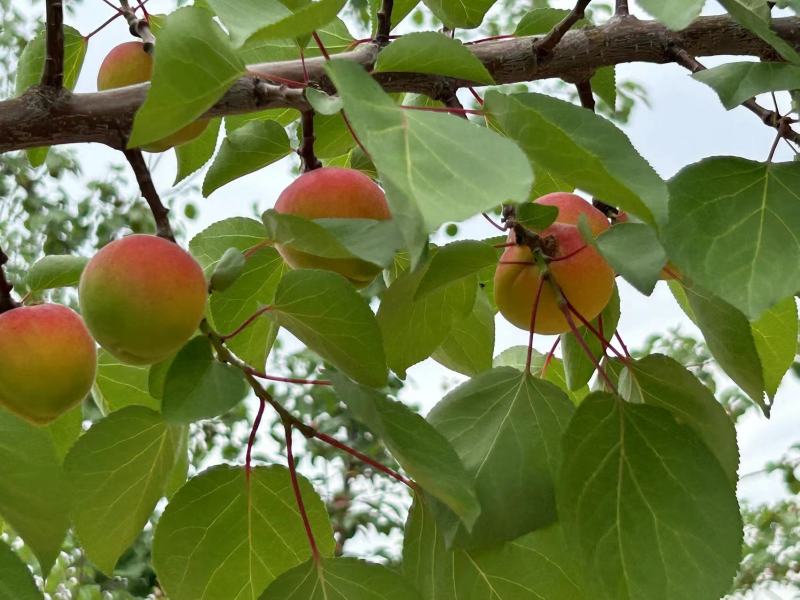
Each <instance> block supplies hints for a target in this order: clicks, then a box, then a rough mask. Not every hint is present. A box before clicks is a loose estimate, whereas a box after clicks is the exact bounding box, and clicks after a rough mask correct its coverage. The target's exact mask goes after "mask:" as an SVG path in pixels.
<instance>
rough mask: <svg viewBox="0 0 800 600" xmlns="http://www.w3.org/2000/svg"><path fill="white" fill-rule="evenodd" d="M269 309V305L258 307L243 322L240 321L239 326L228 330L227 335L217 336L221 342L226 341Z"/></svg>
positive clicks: (270, 308)
mask: <svg viewBox="0 0 800 600" xmlns="http://www.w3.org/2000/svg"><path fill="white" fill-rule="evenodd" d="M271 310H272V307H271V306H265V307H264V308H259V309H258V310H257V311H256V312H254V313H253V314H252V315H250V316H249V317H247V319H246V320H245V322H244V323H242V324H241V325H239V327H237V328H236V329H234V330H233V331H231V332H230V333H229V334H227V335H221V336H219V337H220V339H221V340H222V341H223V342H226V341H228V340H229V339H231V338H232V337H236V336H237V335H239V334H240V333H242V331H244V330H245V329H247V328H248V327H249V326H250V325H251V324H252V323H253V321H255V320H256V319H258V317H260V316H261V315H263V314H264V313H266V312H269V311H271Z"/></svg>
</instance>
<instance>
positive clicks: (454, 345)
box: [431, 291, 495, 376]
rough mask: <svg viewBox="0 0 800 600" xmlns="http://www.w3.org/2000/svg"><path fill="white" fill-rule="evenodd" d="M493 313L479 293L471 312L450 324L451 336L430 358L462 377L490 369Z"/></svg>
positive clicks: (485, 298)
mask: <svg viewBox="0 0 800 600" xmlns="http://www.w3.org/2000/svg"><path fill="white" fill-rule="evenodd" d="M494 314H495V313H494V310H493V309H492V306H491V304H490V303H489V300H488V298H487V296H486V294H485V293H484V292H481V291H479V292H478V293H477V296H476V298H475V306H474V307H473V308H472V312H471V313H470V314H469V315H467V317H466V318H464V319H457V320H456V321H455V322H454V323H453V327H452V329H451V330H450V334H449V335H448V336H447V338H445V340H444V342H442V345H441V346H439V347H438V348H437V349H436V351H435V352H434V353H433V354H432V355H431V357H432V358H433V359H434V360H435V361H437V362H439V363H440V364H442V365H444V366H445V367H447V368H448V369H452V370H453V371H456V372H458V373H462V374H464V375H469V376H473V375H477V374H478V373H482V372H483V371H488V370H489V369H491V368H492V357H493V355H494Z"/></svg>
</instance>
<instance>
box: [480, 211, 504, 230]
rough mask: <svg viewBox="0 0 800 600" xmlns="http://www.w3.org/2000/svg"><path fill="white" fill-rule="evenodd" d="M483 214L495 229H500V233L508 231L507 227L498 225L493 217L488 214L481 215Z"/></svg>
mask: <svg viewBox="0 0 800 600" xmlns="http://www.w3.org/2000/svg"><path fill="white" fill-rule="evenodd" d="M481 214H482V215H483V218H484V219H486V220H487V221H489V223H491V224H492V227H495V228H497V229H499V230H500V231H505V230H506V229H505V227H503V226H502V225H500V224H499V223H497V222H496V221H495V220H494V219H493V218H492V217H490V216H489V215H487V214H486V213H481Z"/></svg>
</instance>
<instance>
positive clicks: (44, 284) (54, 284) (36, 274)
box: [27, 254, 89, 292]
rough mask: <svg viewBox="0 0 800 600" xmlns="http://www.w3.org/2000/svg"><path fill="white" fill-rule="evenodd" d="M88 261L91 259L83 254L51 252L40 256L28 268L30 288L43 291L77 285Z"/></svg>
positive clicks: (32, 290)
mask: <svg viewBox="0 0 800 600" xmlns="http://www.w3.org/2000/svg"><path fill="white" fill-rule="evenodd" d="M88 262H89V259H88V258H85V257H83V256H69V255H66V254H51V255H49V256H45V257H44V258H40V259H39V260H37V261H36V262H35V263H33V266H31V268H30V269H29V270H28V279H27V284H28V289H30V291H31V292H41V291H42V290H49V289H53V288H61V287H73V286H76V285H78V281H80V278H81V273H83V268H84V267H85V266H86V263H88Z"/></svg>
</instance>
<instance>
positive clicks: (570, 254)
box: [494, 192, 614, 334]
mask: <svg viewBox="0 0 800 600" xmlns="http://www.w3.org/2000/svg"><path fill="white" fill-rule="evenodd" d="M536 202H538V203H539V204H547V205H550V206H555V207H557V208H558V210H559V212H558V217H557V218H556V221H555V223H553V224H552V225H550V226H549V227H548V228H547V229H545V230H544V231H542V232H541V234H540V235H541V236H542V237H543V238H546V237H547V236H553V237H554V238H555V243H556V252H555V255H554V256H553V258H554V260H552V261H550V262H549V270H550V276H551V277H552V280H553V282H554V283H555V284H556V285H557V286H558V287H559V288H560V289H561V292H562V293H563V295H564V296H565V297H566V299H567V300H568V301H569V303H570V304H571V305H572V306H573V307H574V308H575V310H577V311H578V313H580V315H581V316H583V317H584V318H585V319H587V320H591V319H594V318H595V317H596V316H597V315H599V314H600V312H602V310H603V309H604V308H605V307H606V305H607V304H608V301H609V300H610V299H611V295H612V293H613V291H614V271H613V270H612V269H611V267H610V266H609V265H608V263H607V262H606V261H605V260H604V259H603V258H602V256H600V254H599V253H598V252H597V250H595V249H594V248H593V247H592V246H589V245H587V244H586V242H584V241H583V238H582V237H581V234H580V232H579V230H578V227H577V223H578V219H579V217H580V215H582V214H583V215H586V217H587V219H588V222H589V227H590V228H591V230H592V232H593V233H594V234H595V235H597V234H599V233H601V232H602V231H605V230H606V229H608V227H609V224H608V220H607V219H606V217H605V215H603V213H601V212H600V211H599V210H597V209H596V208H594V207H593V206H592V205H591V204H589V203H588V202H586V201H585V200H584V199H583V198H581V197H580V196H577V195H575V194H568V193H561V192H557V193H554V194H548V195H546V196H542V197H541V198H539V199H537V200H536ZM508 241H509V242H514V245H513V246H509V247H508V248H506V250H505V252H503V256H502V257H501V258H500V264H498V265H497V271H496V273H495V278H494V295H495V302H496V303H497V307H498V309H499V310H500V313H501V314H502V315H503V316H504V317H505V318H506V319H507V320H508V321H509V322H511V323H512V324H513V325H516V326H517V327H519V328H521V329H524V330H526V331H527V330H529V329H530V325H531V315H532V312H533V305H534V302H535V300H536V296H537V292H538V290H539V286H540V285H541V295H540V298H539V304H538V308H537V310H536V324H535V327H534V331H535V332H536V333H542V334H557V333H564V332H566V331H569V330H570V326H569V323H568V321H567V320H566V318H565V317H564V314H563V313H562V310H561V307H560V305H559V301H558V295H557V294H556V292H555V290H554V289H553V286H552V285H550V284H549V283H548V282H547V281H544V282H542V277H541V272H540V269H539V267H538V266H537V265H536V264H535V257H534V255H533V252H532V251H531V249H530V248H529V247H527V246H524V245H517V244H516V242H517V240H516V235H515V233H514V232H513V231H511V232H510V233H509V236H508ZM575 322H576V323H577V324H578V325H580V321H579V320H578V319H577V317H576V318H575Z"/></svg>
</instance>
